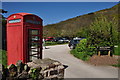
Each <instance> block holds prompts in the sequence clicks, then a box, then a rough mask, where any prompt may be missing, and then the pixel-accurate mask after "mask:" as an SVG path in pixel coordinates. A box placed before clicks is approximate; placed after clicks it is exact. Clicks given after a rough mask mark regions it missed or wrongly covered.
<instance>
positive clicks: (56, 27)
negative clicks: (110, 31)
mask: <svg viewBox="0 0 120 80" xmlns="http://www.w3.org/2000/svg"><path fill="white" fill-rule="evenodd" d="M119 5H120V4H117V5H115V6H113V7H112V8H109V9H104V10H100V11H97V12H91V13H88V14H85V15H82V16H77V17H74V18H71V19H68V20H65V21H61V22H59V23H56V24H49V25H46V26H44V31H43V32H44V37H48V36H53V37H62V36H63V37H65V36H68V37H75V36H79V37H84V36H80V35H79V32H80V31H81V30H83V29H88V28H89V26H90V25H91V23H92V22H94V20H95V18H96V17H98V16H101V15H103V16H105V17H107V19H108V20H112V19H113V18H118V6H119Z"/></svg>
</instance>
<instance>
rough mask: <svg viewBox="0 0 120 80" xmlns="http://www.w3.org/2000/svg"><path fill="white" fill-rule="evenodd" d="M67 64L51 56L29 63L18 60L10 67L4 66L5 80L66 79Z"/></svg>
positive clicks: (3, 75)
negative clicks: (50, 57)
mask: <svg viewBox="0 0 120 80" xmlns="http://www.w3.org/2000/svg"><path fill="white" fill-rule="evenodd" d="M65 68H66V67H65V66H64V65H63V64H61V63H60V62H59V61H56V60H52V59H49V58H45V59H42V60H41V59H35V60H33V61H32V62H29V63H26V64H24V63H22V61H20V60H19V61H18V62H17V63H16V65H14V64H11V65H9V66H8V68H4V66H3V67H2V79H3V80H21V79H24V80H61V79H64V70H65Z"/></svg>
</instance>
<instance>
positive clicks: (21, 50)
mask: <svg viewBox="0 0 120 80" xmlns="http://www.w3.org/2000/svg"><path fill="white" fill-rule="evenodd" d="M42 33H43V26H42V19H41V18H40V17H38V16H36V15H34V14H29V13H16V14H12V15H10V16H9V17H8V18H7V59H8V65H10V64H16V62H17V61H18V60H22V61H23V62H24V63H26V62H29V61H32V59H34V58H38V59H42Z"/></svg>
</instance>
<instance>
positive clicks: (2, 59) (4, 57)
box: [0, 50, 7, 67]
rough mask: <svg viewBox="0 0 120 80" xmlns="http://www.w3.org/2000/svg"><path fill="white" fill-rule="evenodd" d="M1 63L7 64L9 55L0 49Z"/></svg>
mask: <svg viewBox="0 0 120 80" xmlns="http://www.w3.org/2000/svg"><path fill="white" fill-rule="evenodd" d="M0 64H3V65H4V66H5V67H6V66H7V56H6V51H5V50H0Z"/></svg>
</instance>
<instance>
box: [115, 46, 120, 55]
mask: <svg viewBox="0 0 120 80" xmlns="http://www.w3.org/2000/svg"><path fill="white" fill-rule="evenodd" d="M114 55H119V56H120V51H119V46H118V47H114Z"/></svg>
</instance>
